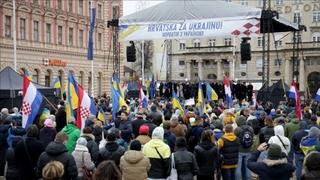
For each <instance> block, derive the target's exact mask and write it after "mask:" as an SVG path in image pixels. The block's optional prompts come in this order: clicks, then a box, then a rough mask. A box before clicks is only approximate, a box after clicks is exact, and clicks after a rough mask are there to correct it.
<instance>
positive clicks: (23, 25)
mask: <svg viewBox="0 0 320 180" xmlns="http://www.w3.org/2000/svg"><path fill="white" fill-rule="evenodd" d="M20 39H22V40H25V39H26V19H23V18H20Z"/></svg>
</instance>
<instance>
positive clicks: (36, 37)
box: [33, 21, 39, 41]
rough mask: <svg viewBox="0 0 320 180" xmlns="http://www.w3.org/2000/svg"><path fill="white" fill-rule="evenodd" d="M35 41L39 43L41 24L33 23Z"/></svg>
mask: <svg viewBox="0 0 320 180" xmlns="http://www.w3.org/2000/svg"><path fill="white" fill-rule="evenodd" d="M33 40H34V41H39V22H38V21H33Z"/></svg>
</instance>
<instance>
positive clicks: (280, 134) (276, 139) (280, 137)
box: [268, 125, 291, 156]
mask: <svg viewBox="0 0 320 180" xmlns="http://www.w3.org/2000/svg"><path fill="white" fill-rule="evenodd" d="M268 144H278V145H279V146H280V147H281V149H282V152H284V153H285V154H286V155H287V156H288V154H289V152H290V148H291V147H290V146H291V143H290V140H289V139H288V138H287V137H285V136H284V129H283V126H282V125H277V126H275V127H274V136H272V137H271V138H270V139H269V141H268Z"/></svg>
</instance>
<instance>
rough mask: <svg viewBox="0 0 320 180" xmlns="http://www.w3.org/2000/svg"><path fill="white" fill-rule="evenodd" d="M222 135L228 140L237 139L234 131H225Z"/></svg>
mask: <svg viewBox="0 0 320 180" xmlns="http://www.w3.org/2000/svg"><path fill="white" fill-rule="evenodd" d="M222 137H224V138H226V139H227V140H229V141H235V140H236V139H237V136H236V135H235V134H234V133H225V134H224V135H223V136H222Z"/></svg>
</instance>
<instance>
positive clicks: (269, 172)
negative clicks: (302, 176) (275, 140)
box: [248, 143, 295, 180]
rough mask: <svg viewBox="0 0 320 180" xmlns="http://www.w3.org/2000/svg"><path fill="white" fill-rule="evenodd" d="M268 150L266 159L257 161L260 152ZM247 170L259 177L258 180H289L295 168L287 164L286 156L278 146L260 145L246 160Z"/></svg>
mask: <svg viewBox="0 0 320 180" xmlns="http://www.w3.org/2000/svg"><path fill="white" fill-rule="evenodd" d="M267 149H268V157H267V159H265V160H263V161H259V162H258V161H257V160H258V158H259V155H260V153H261V152H263V151H266V150H267ZM248 168H249V169H250V170H251V171H252V172H253V173H255V174H257V175H258V176H259V179H260V180H274V179H277V180H290V178H291V176H292V173H293V172H294V170H295V168H294V166H293V165H291V164H289V163H287V158H286V154H285V153H284V152H283V151H282V149H281V147H280V146H279V145H278V144H269V146H268V144H267V143H262V144H261V145H260V146H259V147H258V149H257V151H255V152H253V153H252V154H251V156H250V158H249V160H248Z"/></svg>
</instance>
